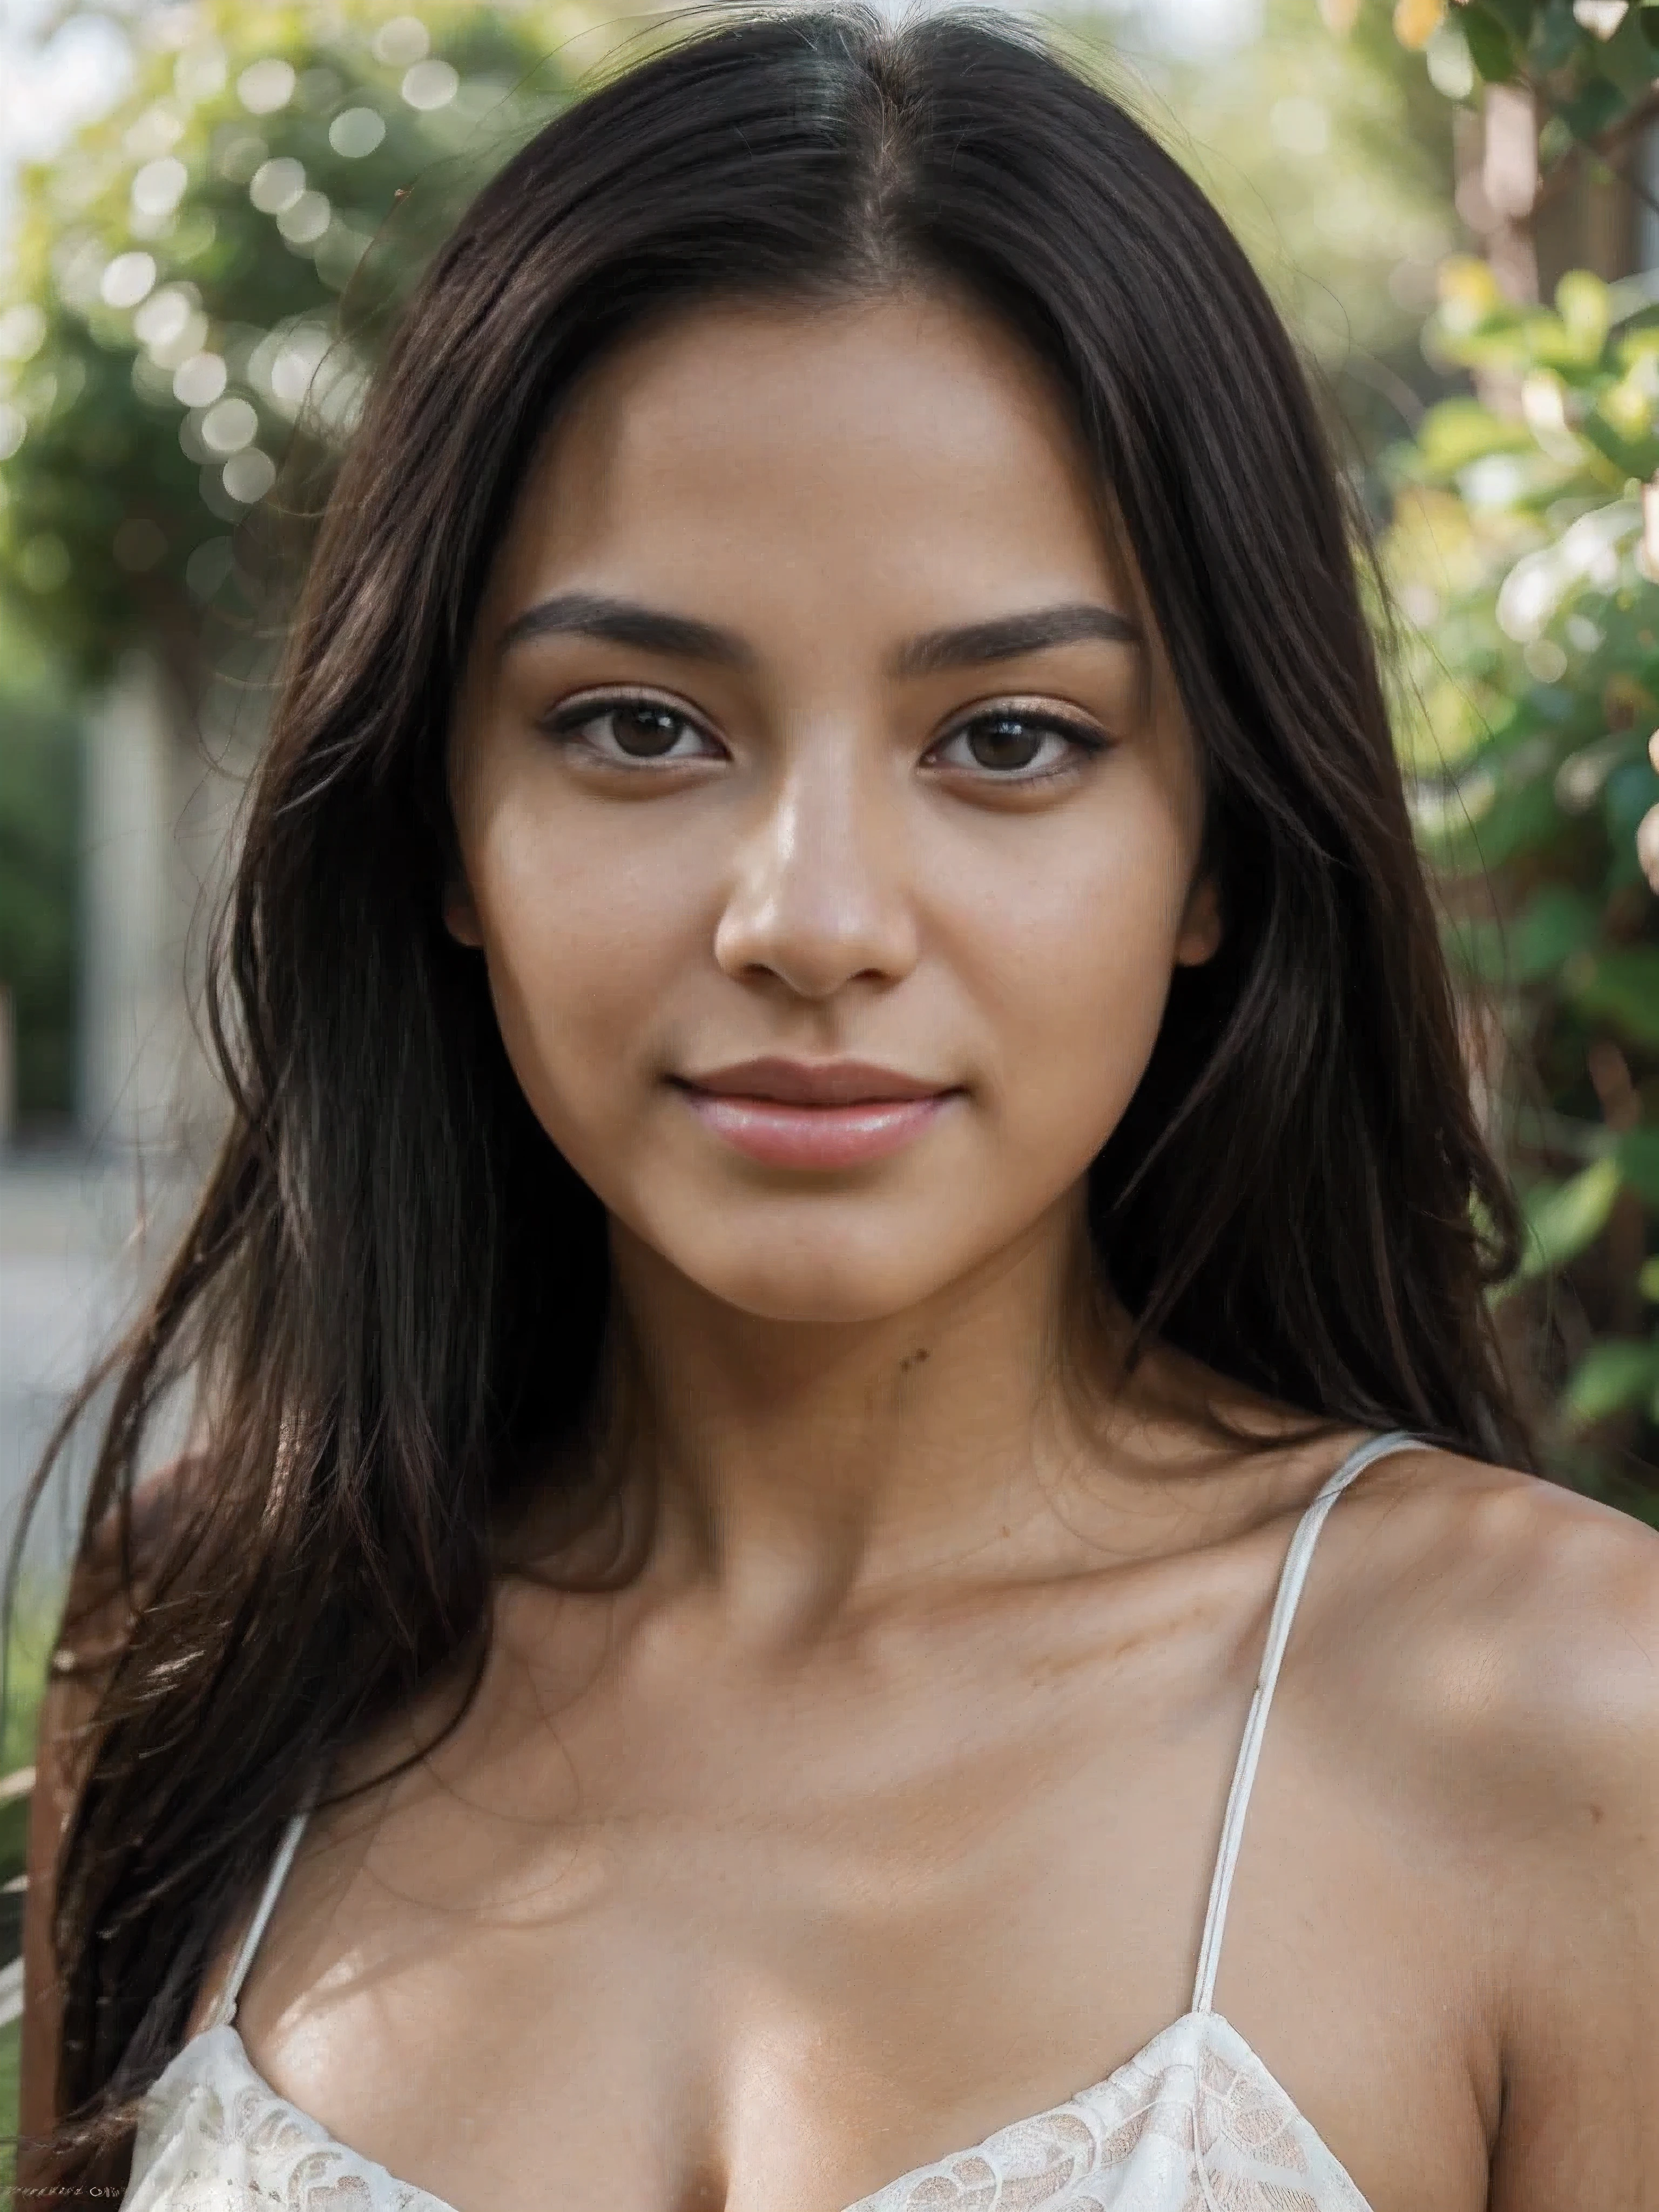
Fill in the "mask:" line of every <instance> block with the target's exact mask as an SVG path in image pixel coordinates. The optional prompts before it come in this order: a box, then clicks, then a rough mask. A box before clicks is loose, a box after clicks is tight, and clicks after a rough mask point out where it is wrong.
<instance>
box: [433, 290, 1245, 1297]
mask: <svg viewBox="0 0 1659 2212" xmlns="http://www.w3.org/2000/svg"><path fill="white" fill-rule="evenodd" d="M1172 691H1173V686H1172V685H1171V684H1170V682H1169V680H1168V676H1167V671H1166V670H1165V669H1164V665H1163V664H1162V662H1161V661H1160V660H1159V659H1158V655H1157V645H1156V641H1155V639H1153V638H1152V635H1151V631H1150V625H1149V623H1148V620H1147V617H1146V611H1145V609H1144V606H1143V605H1142V604H1141V601H1140V598H1139V592H1138V590H1137V588H1136V586H1135V585H1134V582H1133V579H1132V577H1130V576H1129V575H1128V574H1126V573H1125V570H1124V569H1123V568H1122V567H1121V565H1120V564H1119V562H1117V561H1116V560H1115V558H1114V556H1112V554H1111V553H1110V551H1109V544H1108V540H1107V538H1106V535H1105V532H1104V531H1103V526H1102V522H1101V520H1100V518H1099V515H1098V513H1097V509H1096V507H1095V506H1094V505H1093V504H1092V502H1091V491H1090V477H1089V472H1088V469H1087V465H1086V463H1085V456H1084V454H1083V453H1082V451H1081V450H1080V447H1079V444H1078V442H1077V441H1076V438H1075V436H1074V435H1073V432H1072V430H1071V428H1070V427H1069V425H1068V422H1067V421H1066V417H1065V415H1064V413H1063V411H1062V409H1061V407H1060V404H1059V403H1058V401H1057V400H1056V398H1054V395H1053V393H1052V392H1051V391H1050V389H1049V387H1048V384H1047V382H1046V381H1045V379H1044V375H1043V373H1042V370H1041V369H1040V368H1039V367H1038V366H1037V365H1036V363H1035V362H1033V361H1032V360H1030V358H1029V357H1028V356H1027V355H1026V354H1025V353H1024V350H1023V349H1021V347H1020V346H1019V344H1018V342H1017V341H1016V340H1015V339H1013V338H1012V337H1010V336H1008V335H1007V334H1006V333H1005V331H1003V330H1002V328H1001V327H1000V325H998V324H996V323H995V322H994V321H993V320H991V319H988V318H986V317H984V316H982V315H981V314H980V313H978V312H976V311H975V310H974V309H972V308H969V307H963V306H960V305H957V304H955V303H952V302H951V301H945V300H942V299H939V298H937V297H932V296H914V295H907V296H903V297H898V298H893V299H889V300H884V301H880V302H878V303H875V304H871V305H860V306H856V307H836V308H830V309H818V308H813V309H808V308H798V309H786V308H781V307H768V308H757V307H721V308H720V309H707V310H701V311H698V312H696V313H690V314H688V315H686V316H685V317H684V319H680V320H678V321H676V322H674V323H672V324H671V325H666V326H664V327H662V328H660V329H659V330H657V331H653V333H652V334H651V335H650V336H649V337H643V338H641V339H639V340H637V341H635V343H633V344H632V345H631V346H629V348H627V349H624V350H622V351H620V352H618V353H617V354H616V355H615V356H611V358H610V359H608V360H607V361H605V362H604V363H603V364H602V365H600V366H599V367H598V368H596V369H595V370H594V371H593V372H592V373H591V374H590V376H589V377H588V379H587V380H586V382H585V383H584V384H583V386H581V387H580V390H579V391H578V392H577V394H576V395H575V397H574V400H573V402H572V404H570V405H569V406H568V408H567V409H566V410H565V411H564V412H563V413H562V416H561V417H560V419H559V421H558V423H557V425H556V428H555V430H554V431H553V433H552V434H551V435H550V437H549V439H548V440H547V441H546V442H545V445H544V449H543V451H542V452H541V453H540V455H539V457H538V461H537V464H536V465H535V467H534V469H533V470H532V473H531V476H530V477H529V479H528V480H527V482H526V484H525V486H524V489H523V493H522V496H521V497H520V500H519V502H518V506H517V509H516V513H515V516H514V519H513V523H512V526H511V527H510V529H509V532H508V533H507V538H506V540H505V542H504V544H503V545H502V547H501V551H500V555H499V557H498V559H497V561H496V563H495V568H494V570H493V573H492V576H491V580H490V583H489V589H488V592H487V593H486V597H485V603H484V605H483V610H482V612H481V616H480V619H479V623H478V626H477V633H476V637H475V641H474V647H473V651H472V654H471V661H470V665H469V668H468V671H467V675H466V678H465V684H464V686H463V691H462V696H461V699H460V702H459V708H458V712H457V715H456V718H455V725H454V730H453V743H452V759H451V782H452V790H453V800H454V807H455V815H456V822H457V827H458V831H459V847H460V853H461V859H462V864H463V867H464V871H465V880H464V881H460V880H458V881H457V882H456V883H454V884H453V885H452V886H451V887H450V889H449V890H448V893H447V898H446V903H445V920H446V922H447V926H448V927H449V928H450V930H451V932H452V933H453V935H454V936H456V937H457V938H458V939H460V940H461V941H462V942H463V943H465V944H468V945H477V946H481V947H482V949H483V957H484V961H485V963H486V967H487V969H488V974H489V987H490V990H491V994H492V996H493V999H494V1003H495V1010H496V1013H497V1016H498V1018H499V1020H500V1023H501V1033H502V1036H503V1038H504V1040H505V1043H506V1047H507V1053H508V1054H509V1056H510V1058H511V1060H512V1062H513V1067H514V1068H515V1070H516V1072H517V1074H518V1077H519V1080H520V1083H521V1084H522V1085H523V1087H524V1090H525V1092H526V1097H528V1099H529V1101H530V1103H531V1105H532V1108H533V1109H534V1110H535V1112H536V1114H537V1115H538V1118H539V1120H540V1121H541V1123H542V1125H543V1127H544V1128H545V1129H546V1131H547V1133H548V1134H549V1136H550V1138H551V1139H552V1140H553V1142H554V1143H555V1144H556V1146H558V1147H559V1149H560V1151H561V1152H563V1153H564V1155H565V1156H566V1158H568V1160H569V1162H570V1163H571V1164H572V1165H573V1166H574V1168H575V1169H576V1170H577V1171H578V1173H580V1175H581V1176H583V1177H584V1178H585V1179H586V1182H588V1183H589V1184H590V1185H591V1186H592V1188H593V1189H594V1190H595V1191H596V1192H597V1193H598V1194H599V1197H600V1199H601V1200H603V1201H604V1203H605V1206H606V1207H607V1208H608V1209H609V1210H610V1212H611V1215H612V1216H613V1217H614V1219H615V1222H616V1223H617V1225H620V1229H621V1231H622V1233H623V1237H624V1238H626V1237H627V1236H628V1235H629V1234H630V1233H631V1236H632V1237H635V1238H637V1239H639V1240H641V1242H642V1243H643V1244H644V1245H645V1246H646V1247H647V1248H648V1249H650V1250H651V1251H653V1252H654V1253H655V1254H656V1255H659V1259H660V1260H662V1261H666V1262H667V1263H668V1264H669V1265H670V1266H671V1267H672V1268H673V1269H675V1270H676V1271H678V1273H679V1274H680V1275H681V1276H683V1277H684V1278H686V1279H689V1280H690V1282H692V1283H694V1284H696V1285H700V1286H701V1287H702V1290H703V1291H705V1292H707V1293H708V1294H710V1295H712V1296H713V1297H715V1298H718V1299H720V1300H722V1301H726V1302H727V1303H729V1304H732V1305H734V1306H736V1307H738V1308H740V1309H742V1310H744V1311H746V1312H749V1313H751V1314H755V1315H759V1316H769V1317H771V1318H775V1319H780V1320H793V1321H820V1322H822V1321H849V1320H860V1319H875V1318H878V1317H883V1316H890V1315H893V1314H896V1313H898V1312H900V1311H902V1310H906V1309H908V1308H910V1307H913V1306H915V1305H916V1304H919V1303H920V1302H921V1300H923V1299H925V1298H927V1297H929V1296H930V1295H931V1294H933V1293H935V1292H937V1291H940V1290H942V1289H944V1288H945V1286H946V1285H950V1284H951V1283H953V1282H956V1281H957V1280H959V1279H964V1278H966V1277H968V1276H969V1274H970V1273H972V1272H973V1271H975V1270H976V1269H980V1268H982V1267H987V1266H994V1265H995V1264H996V1263H997V1261H998V1260H999V1258H1000V1257H1001V1256H1004V1255H1008V1254H1010V1253H1011V1252H1012V1250H1013V1249H1016V1248H1018V1247H1022V1246H1023V1245H1024V1244H1025V1243H1028V1242H1029V1240H1030V1238H1031V1237H1033V1236H1034V1235H1035V1236H1036V1237H1042V1236H1044V1235H1047V1234H1051V1233H1052V1234H1053V1235H1054V1236H1055V1237H1057V1238H1058V1237H1061V1236H1063V1235H1064V1234H1065V1232H1066V1230H1067V1228H1068V1226H1069V1225H1071V1223H1072V1220H1073V1215H1074V1211H1075V1207H1076V1206H1077V1203H1078V1201H1079V1198H1080V1195H1081V1188H1082V1178H1083V1177H1084V1175H1085V1170H1086V1169H1087V1167H1088V1165H1089V1163H1090V1160H1091V1158H1093V1156H1094V1154H1095V1153H1096V1152H1097V1151H1098V1150H1099V1148H1100V1146H1102V1145H1103V1143H1104V1142H1105V1140H1106V1139H1107V1137H1108V1136H1109V1134H1110V1133H1111V1131H1112V1129H1113V1127H1115V1124H1116V1122H1117V1121H1118V1119H1119V1117H1120V1116H1121V1114H1122V1112H1123V1110H1124V1108H1125V1106H1126V1105H1127V1103H1128V1100H1129V1098H1130V1096H1131V1094H1132V1093H1133V1091H1134V1089H1135V1086H1136V1085H1137V1083H1138V1082H1139V1079H1140V1076H1141V1073H1142V1072H1143V1070H1144V1069H1145V1067H1146V1062H1147V1060H1148V1057H1149V1055H1150V1054H1151V1052H1152V1043H1153V1040H1154V1038H1155V1036H1156V1035H1157V1032H1158V1024H1159V1019H1160V1017H1161V1015H1162V1013H1163V1010H1164V1000H1165V995H1166V993H1167V991H1168V987H1169V984H1170V975H1171V971H1172V970H1173V969H1174V968H1175V967H1176V965H1177V964H1178V963H1182V962H1195V961H1200V960H1204V959H1206V958H1207V957H1209V955H1210V954H1211V952H1212V951H1213V950H1214V948H1215V945H1216V943H1217V939H1218V925H1217V921H1216V915H1215V910H1214V905H1213V901H1212V897H1211V895H1210V892H1209V890H1208V888H1207V886H1206V885H1205V884H1195V882H1194V872H1195V869H1196V866H1197V861H1198V854H1199V846H1200V827H1201V815H1202V804H1201V795H1200V780H1199V775H1198V769H1197V763H1196V760H1195V756H1194V747H1193V744H1192V740H1191V737H1190V734H1189V732H1188V730H1187V729H1186V727H1185V726H1184V723H1183V721H1182V717H1181V714H1180V712H1179V709H1178V707H1177V706H1176V702H1175V701H1174V699H1173V697H1172ZM762 1057H764V1058H767V1059H769V1060H787V1061H790V1062H794V1063H797V1064H804V1065H805V1066H806V1067H807V1068H808V1069H809V1070H822V1069H823V1068H824V1067H825V1066H833V1065H834V1064H836V1063H839V1062H846V1061H852V1060H857V1061H861V1062H867V1063H874V1064H875V1065H876V1066H878V1067H879V1068H882V1069H884V1070H887V1071H890V1072H892V1073H896V1074H897V1075H900V1076H903V1077H908V1078H909V1079H913V1081H914V1082H915V1083H917V1084H920V1085H921V1086H923V1087H924V1089H925V1091H927V1092H928V1093H929V1094H932V1095H931V1096H929V1097H923V1098H922V1099H921V1100H919V1101H918V1100H912V1101H911V1102H909V1103H908V1104H906V1103H900V1104H895V1103H892V1102H891V1101H889V1102H888V1103H887V1104H886V1105H885V1106H884V1107H883V1106H880V1105H869V1104H866V1105H865V1106H863V1107H861V1108H860V1107H859V1106H856V1105H854V1106H845V1105H843V1106H840V1107H825V1106H823V1105H822V1104H819V1105H817V1106H813V1105H811V1104H800V1103H796V1104H794V1105H793V1106H791V1105H787V1104H786V1105H781V1104H779V1103H777V1102H776V1101H774V1102H773V1103H771V1104H770V1105H768V1104H764V1103H756V1101H755V1099H754V1098H753V1097H752V1095H750V1097H749V1103H744V1100H743V1098H742V1097H734V1096H732V1095H729V1094H732V1093H745V1091H750V1092H751V1091H752V1088H753V1087H754V1086H756V1085H758V1086H759V1087H760V1088H762V1089H764V1088H767V1087H769V1086H768V1085H767V1084H766V1080H765V1078H764V1077H763V1076H759V1077H757V1076H754V1075H752V1074H751V1075H749V1076H744V1075H742V1074H738V1075H734V1076H728V1077H721V1078H720V1083H719V1085H717V1086H714V1088H711V1089H703V1090H699V1089H697V1088H696V1087H688V1086H695V1085H696V1080H697V1079H699V1078H702V1077H708V1076H709V1075H710V1074H711V1073H714V1072H716V1071H720V1070H722V1069H728V1068H730V1067H731V1066H732V1064H733V1063H738V1062H744V1061H748V1060H755V1059H757V1058H762ZM848 1087H849V1089H850V1091H851V1092H852V1093H853V1094H854V1096H857V1097H866V1098H867V1097H868V1096H869V1094H870V1092H871V1091H872V1090H879V1089H880V1088H881V1085H879V1083H874V1084H872V1083H871V1082H868V1081H860V1080H858V1079H854V1081H852V1083H851V1084H850V1085H849V1086H848ZM716 1089H717V1090H719V1091H721V1092H724V1093H726V1094H728V1095H726V1096H724V1097H720V1096H716V1095H714V1093H715V1090H716ZM941 1094H942V1095H941Z"/></svg>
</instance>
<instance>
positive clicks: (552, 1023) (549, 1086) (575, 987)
mask: <svg viewBox="0 0 1659 2212" xmlns="http://www.w3.org/2000/svg"><path fill="white" fill-rule="evenodd" d="M683 862H684V856H683ZM469 877H470V880H471V884H472V888H473V895H474V898H475V901H476V903H477V910H478V915H479V919H480V921H481V923H482V927H483V957H484V961H485V965H486V968H487V970H488V974H489V991H490V996H491V999H492V1000H493V1002H494V1005H495V1016H496V1019H497V1021H498V1022H499V1024H500V1025H501V1038H502V1042H503V1043H504V1045H505V1046H506V1048H507V1057H508V1059H509V1060H510V1061H511V1062H512V1065H513V1072H514V1073H515V1074H516V1075H517V1077H518V1079H519V1082H520V1085H521V1087H522V1088H523V1091H524V1093H525V1096H526V1098H527V1099H528V1100H529V1102H530V1104H531V1107H532V1109H533V1111H534V1112H535V1114H536V1116H537V1118H538V1121H540V1122H541V1124H542V1126H543V1127H544V1129H546V1131H547V1133H548V1134H549V1136H550V1137H551V1138H552V1139H553V1141H554V1142H555V1143H556V1145H557V1146H559V1148H560V1150H561V1151H562V1152H565V1153H566V1155H567V1157H568V1158H570V1160H571V1163H572V1164H573V1165H574V1166H575V1167H576V1168H577V1170H578V1171H579V1172H586V1169H587V1166H588V1161H587V1158H586V1155H587V1154H588V1153H589V1152H590V1151H591V1149H592V1143H593V1139H594V1134H596V1133H599V1132H604V1133H606V1134H611V1135H614V1134H615V1133H617V1127H616V1124H617V1115H618V1112H619V1109H622V1107H623V1101H624V1099H625V1097H626V1096H627V1095H629V1093H630V1091H634V1090H635V1086H634V1085H629V1083H628V1082H627V1081H626V1080H619V1075H622V1074H623V1073H625V1072H626V1071H629V1070H630V1069H631V1068H633V1067H635V1066H638V1065H641V1064H642V1063H643V1061H644V1060H645V1058H646V1056H647V1051H648V1048H649V1046H650V1043H651V1041H652V1039H653V1036H654V1035H655V1033H656V1029H657V1024H658V1022H659V1018H660V1012H661V1008H662V1006H663V1004H664V1002H665V1000H667V999H669V998H670V997H671V992H672V987H673V982H674V979H675V975H676V974H677V972H678V970H679V969H680V968H681V967H683V964H684V954H685V948H686V945H687V943H688V931H689V930H690V927H691V924H690V921H689V920H688V915H687V908H688V904H689V903H691V904H694V903H695V902H696V887H695V885H694V884H691V883H690V881H689V880H688V872H687V870H686V867H685V866H684V864H682V865H681V866H679V867H678V868H676V869H674V870H667V871H665V870H664V869H663V868H661V867H660V866H651V865H649V864H648V863H647V861H645V860H639V859H635V858H634V857H632V856H630V854H629V852H628V850H627V843H626V841H625V840H624V841H616V840H612V841H609V842H608V843H607V845H606V846H605V848H604V849H603V851H601V850H600V849H599V848H597V847H596V843H595V841H594V840H592V838H591V837H586V836H582V835H580V827H579V824H577V823H575V822H574V821H573V820H571V819H570V818H569V817H563V818H560V817H550V816H548V815H547V814H545V813H544V814H543V815H542V816H541V817H540V818H539V819H538V818H535V817H526V816H525V815H520V816H518V817H512V816H510V815H508V814H507V812H506V811H503V812H502V813H501V815H500V816H498V817H497V822H496V824H495V827H494V828H492V829H491V830H490V831H489V832H488V833H487V834H486V835H485V836H484V837H483V839H482V840H481V842H480V844H479V846H478V848H477V851H476V852H475V854H473V855H472V856H471V865H470V867H469ZM585 1131H586V1132H589V1133H590V1134H588V1135H586V1136H585V1135H584V1132H585Z"/></svg>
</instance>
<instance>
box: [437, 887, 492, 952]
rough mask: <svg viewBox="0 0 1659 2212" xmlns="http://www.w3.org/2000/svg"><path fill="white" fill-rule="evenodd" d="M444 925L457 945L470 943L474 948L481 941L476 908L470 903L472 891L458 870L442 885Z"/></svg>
mask: <svg viewBox="0 0 1659 2212" xmlns="http://www.w3.org/2000/svg"><path fill="white" fill-rule="evenodd" d="M443 918H444V927H445V928H446V929H447V931H448V932H449V933H450V935H451V936H452V937H453V939H454V940H455V942H456V943H457V945H471V946H473V947H474V948H475V949H476V948H477V947H478V946H480V945H483V929H482V928H481V927H479V923H478V909H477V907H475V906H474V905H473V903H472V892H471V889H470V887H469V885H468V884H467V880H466V878H465V876H464V875H462V874H461V873H460V872H459V871H457V872H456V873H455V874H454V875H453V876H452V877H451V878H450V879H449V881H448V883H447V884H446V885H445V887H444V898H443Z"/></svg>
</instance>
